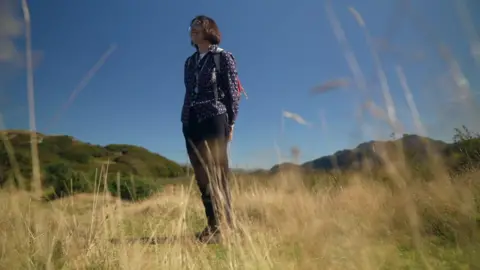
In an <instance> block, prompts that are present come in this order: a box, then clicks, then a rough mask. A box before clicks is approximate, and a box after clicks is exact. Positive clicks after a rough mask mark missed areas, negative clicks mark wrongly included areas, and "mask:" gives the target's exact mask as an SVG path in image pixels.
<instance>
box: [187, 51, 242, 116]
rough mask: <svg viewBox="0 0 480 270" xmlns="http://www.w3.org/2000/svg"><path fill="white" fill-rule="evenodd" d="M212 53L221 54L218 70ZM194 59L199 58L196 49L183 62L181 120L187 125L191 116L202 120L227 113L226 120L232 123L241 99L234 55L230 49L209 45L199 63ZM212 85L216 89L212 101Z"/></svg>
mask: <svg viewBox="0 0 480 270" xmlns="http://www.w3.org/2000/svg"><path fill="white" fill-rule="evenodd" d="M214 53H219V54H220V72H216V71H215V61H214V58H213V54H214ZM197 59H199V53H198V51H197V52H195V53H194V54H193V55H191V56H190V57H188V58H187V60H186V61H185V70H184V72H185V73H184V81H185V88H186V91H185V99H184V103H183V108H182V123H183V124H184V125H186V124H188V122H189V121H193V119H195V121H198V122H201V121H203V120H205V119H207V118H209V117H212V116H216V115H220V114H223V113H227V115H228V122H229V124H230V125H233V124H234V123H235V120H236V118H237V113H238V107H239V101H240V92H239V91H238V83H237V69H236V65H235V58H234V57H233V55H232V54H231V53H230V52H227V51H225V50H222V49H220V48H218V46H216V45H212V46H210V48H209V51H208V52H207V54H205V55H204V56H203V58H201V59H200V61H198V63H197ZM197 74H198V76H197ZM197 78H198V82H197ZM197 83H198V87H197ZM215 86H216V87H217V91H218V95H217V100H215V91H214V90H215ZM192 114H194V115H192Z"/></svg>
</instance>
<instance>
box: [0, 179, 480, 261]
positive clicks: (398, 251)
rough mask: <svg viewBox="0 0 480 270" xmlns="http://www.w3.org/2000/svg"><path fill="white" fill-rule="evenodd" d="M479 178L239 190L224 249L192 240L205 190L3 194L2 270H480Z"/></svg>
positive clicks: (284, 183) (251, 183)
mask: <svg viewBox="0 0 480 270" xmlns="http://www.w3.org/2000/svg"><path fill="white" fill-rule="evenodd" d="M479 176H480V173H479V172H475V171H472V172H469V173H467V174H465V175H464V176H461V177H457V178H452V179H450V178H448V177H445V175H442V174H439V175H437V176H435V178H434V179H426V180H428V181H425V179H424V181H417V180H415V181H412V180H413V179H399V178H398V177H397V178H396V179H395V178H392V179H393V180H392V182H396V183H393V184H394V185H391V184H389V183H385V181H383V182H382V181H376V180H375V179H369V178H368V177H367V176H362V175H360V174H358V175H355V174H351V175H344V176H341V177H344V179H343V180H342V181H341V182H342V183H343V184H342V185H340V184H336V185H333V184H327V183H332V181H330V180H331V179H327V178H329V176H327V175H323V176H322V175H318V176H317V178H318V179H316V181H315V182H316V183H317V184H316V185H313V186H312V185H309V186H308V187H307V185H305V184H304V183H305V181H302V179H301V178H302V176H301V175H298V174H294V173H285V174H279V175H277V176H275V177H273V178H271V179H253V178H252V177H253V176H251V177H250V179H237V181H236V183H237V185H236V186H235V188H234V206H235V211H236V220H237V224H238V226H239V233H238V234H235V235H232V236H231V237H230V238H229V239H228V241H227V242H225V243H224V244H222V245H201V244H198V243H196V242H194V241H193V237H191V236H192V234H193V232H195V231H198V230H200V229H202V227H203V225H204V218H203V208H202V204H201V202H200V200H199V196H198V194H197V190H196V186H194V185H192V186H190V187H189V186H188V185H187V186H185V185H179V186H170V188H167V189H165V190H164V191H162V192H159V193H158V194H156V195H155V196H153V197H151V198H149V199H147V200H144V201H139V202H130V203H126V202H122V201H119V200H117V199H116V198H114V197H111V196H109V195H108V194H106V193H103V192H102V191H99V192H97V193H96V194H78V195H75V196H72V197H67V198H64V199H61V200H56V201H53V202H49V203H46V202H40V201H36V200H34V199H32V198H31V197H30V195H29V194H27V193H20V192H18V191H15V192H8V191H3V192H1V193H0V211H1V213H2V215H1V216H0V233H1V237H0V268H1V269H479V268H480V257H479V256H478V252H479V246H480V242H479V241H478V240H479V239H478V221H479V220H480V217H479V214H478V213H479V211H478V204H477V203H476V202H475V201H476V198H477V196H478V193H479V188H480V187H479V184H478V181H477V182H476V183H475V182H474V181H473V180H474V179H478V177H479ZM401 183H404V184H403V185H402V184H401ZM149 238H150V240H155V239H160V238H166V239H163V240H164V241H161V242H160V241H159V242H157V243H152V242H153V241H148V239H149ZM132 240H138V241H132Z"/></svg>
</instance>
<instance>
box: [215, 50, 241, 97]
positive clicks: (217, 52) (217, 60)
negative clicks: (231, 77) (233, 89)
mask: <svg viewBox="0 0 480 270" xmlns="http://www.w3.org/2000/svg"><path fill="white" fill-rule="evenodd" d="M222 51H223V49H221V48H218V49H217V51H216V52H215V53H214V54H213V61H214V62H215V69H216V70H217V71H218V72H221V65H220V53H221V52H222ZM237 85H238V91H239V92H240V95H241V94H242V93H243V94H244V95H245V98H246V99H248V96H247V92H245V89H244V88H243V86H242V83H241V82H240V79H239V78H238V75H237Z"/></svg>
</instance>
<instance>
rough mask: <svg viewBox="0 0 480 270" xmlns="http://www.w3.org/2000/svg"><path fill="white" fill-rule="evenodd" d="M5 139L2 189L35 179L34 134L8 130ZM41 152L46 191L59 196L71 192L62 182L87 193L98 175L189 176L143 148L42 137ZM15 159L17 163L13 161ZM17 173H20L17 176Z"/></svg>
mask: <svg viewBox="0 0 480 270" xmlns="http://www.w3.org/2000/svg"><path fill="white" fill-rule="evenodd" d="M1 136H2V138H3V140H2V141H3V143H1V144H0V186H5V185H6V184H9V183H11V184H14V185H18V184H19V183H20V180H21V178H23V179H29V178H30V176H31V171H32V166H31V163H32V162H31V155H30V133H29V132H27V131H15V130H7V131H2V132H1ZM38 148H39V159H40V165H41V170H42V181H43V182H44V188H48V187H49V186H54V187H55V188H54V189H55V190H56V191H57V192H60V191H65V189H67V190H68V189H69V188H63V187H58V182H62V183H63V182H71V183H72V184H71V185H70V189H71V188H72V185H76V184H79V183H81V184H80V186H81V187H78V189H85V188H86V187H85V185H90V186H92V185H93V183H83V182H85V181H86V180H85V181H84V179H92V178H95V173H96V175H97V178H98V175H100V172H102V175H108V176H109V177H108V178H109V179H110V180H111V181H113V180H115V179H116V178H117V176H118V175H120V177H121V179H127V178H128V179H132V178H133V179H142V181H144V180H145V179H149V181H155V180H156V179H161V178H175V177H179V176H183V175H184V174H185V169H184V167H183V166H181V165H179V164H177V163H176V162H174V161H172V160H169V159H167V158H166V157H163V156H161V155H159V154H156V153H152V152H150V151H148V150H147V149H145V148H142V147H139V146H133V145H126V144H110V145H106V146H100V145H94V144H89V143H85V142H81V141H79V140H76V139H75V138H73V137H71V136H65V135H58V136H53V135H44V134H40V133H38ZM9 152H10V154H9ZM12 152H13V153H12ZM12 154H13V155H12ZM13 156H15V159H12V158H11V157H13ZM15 169H18V170H17V172H16V170H15ZM19 174H21V176H19ZM72 179H74V180H75V181H72ZM96 180H98V179H96ZM82 181H83V182H82ZM88 181H90V180H88ZM88 181H87V182H88ZM92 181H94V180H92ZM137 181H140V180H137ZM27 184H28V183H27ZM27 186H28V185H27ZM91 188H93V186H92V187H91ZM112 188H114V187H112Z"/></svg>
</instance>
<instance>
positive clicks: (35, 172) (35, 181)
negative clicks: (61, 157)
mask: <svg viewBox="0 0 480 270" xmlns="http://www.w3.org/2000/svg"><path fill="white" fill-rule="evenodd" d="M22 10H23V17H24V20H25V42H26V61H27V91H28V109H29V120H30V136H31V143H30V145H31V155H32V187H33V190H34V192H35V195H36V196H37V197H38V198H40V196H41V194H42V182H41V178H40V177H41V175H40V161H39V155H38V140H37V136H38V135H37V125H36V120H35V89H34V79H33V62H32V37H31V35H32V34H31V25H30V23H31V20H30V10H29V9H28V3H27V0H22Z"/></svg>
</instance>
